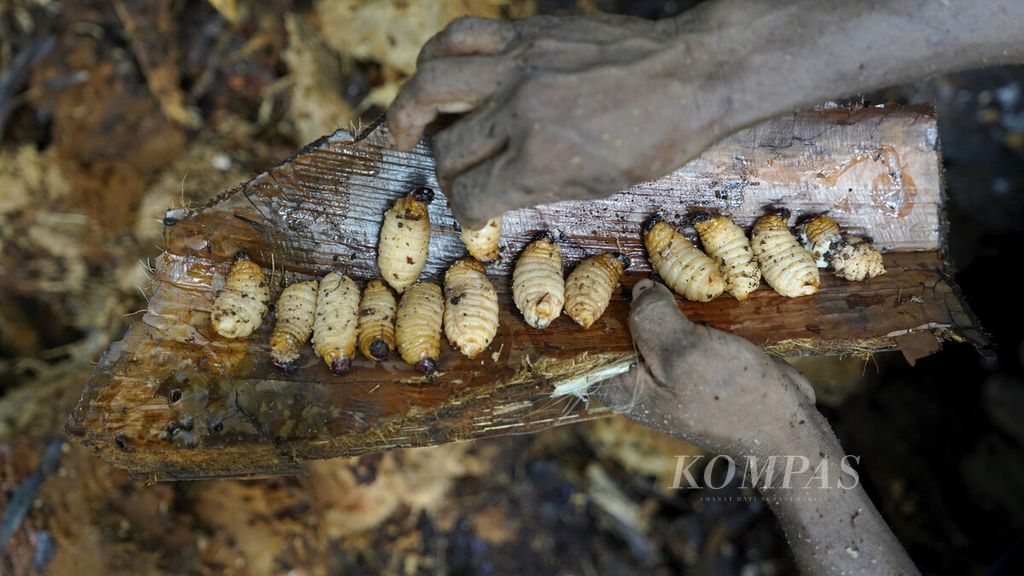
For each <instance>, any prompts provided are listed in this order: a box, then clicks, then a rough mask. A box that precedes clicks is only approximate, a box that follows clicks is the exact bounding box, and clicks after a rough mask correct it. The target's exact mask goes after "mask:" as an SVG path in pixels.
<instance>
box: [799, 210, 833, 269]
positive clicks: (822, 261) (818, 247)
mask: <svg viewBox="0 0 1024 576" xmlns="http://www.w3.org/2000/svg"><path fill="white" fill-rule="evenodd" d="M798 224H800V243H801V244H803V245H804V248H806V249H807V250H808V251H809V252H810V253H811V255H812V256H814V260H815V264H817V266H818V268H826V267H828V260H827V259H826V258H825V256H826V255H827V254H828V253H829V251H830V250H831V249H832V244H833V243H836V242H839V241H840V240H842V238H843V236H842V232H841V231H840V230H839V224H838V223H836V221H835V220H833V219H832V218H830V217H828V216H826V215H824V214H818V215H815V216H812V217H811V218H810V219H807V220H806V221H804V222H803V223H799V222H798Z"/></svg>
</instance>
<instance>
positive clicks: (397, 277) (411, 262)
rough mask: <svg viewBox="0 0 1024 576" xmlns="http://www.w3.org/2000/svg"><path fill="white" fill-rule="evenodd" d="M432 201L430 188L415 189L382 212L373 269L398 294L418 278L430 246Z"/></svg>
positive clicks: (432, 194)
mask: <svg viewBox="0 0 1024 576" xmlns="http://www.w3.org/2000/svg"><path fill="white" fill-rule="evenodd" d="M433 199H434V192H433V190H431V189H430V188H417V189H416V190H413V191H412V192H410V193H408V194H406V195H405V196H403V197H401V198H399V199H398V200H396V201H395V203H394V205H392V206H391V208H390V209H388V211H387V212H385V213H384V222H383V223H382V224H381V227H380V240H379V241H378V243H377V267H378V268H379V269H380V274H381V277H382V278H384V281H386V282H387V283H388V284H390V285H391V287H392V288H394V289H395V291H396V292H398V293H399V294H401V293H402V292H403V291H404V290H405V289H406V288H407V287H408V286H410V285H411V284H412V283H413V282H416V280H417V279H419V277H420V272H422V271H423V267H424V266H425V265H426V263H427V249H428V247H429V246H430V214H429V212H428V211H427V207H428V206H429V205H430V202H431V201H432V200H433Z"/></svg>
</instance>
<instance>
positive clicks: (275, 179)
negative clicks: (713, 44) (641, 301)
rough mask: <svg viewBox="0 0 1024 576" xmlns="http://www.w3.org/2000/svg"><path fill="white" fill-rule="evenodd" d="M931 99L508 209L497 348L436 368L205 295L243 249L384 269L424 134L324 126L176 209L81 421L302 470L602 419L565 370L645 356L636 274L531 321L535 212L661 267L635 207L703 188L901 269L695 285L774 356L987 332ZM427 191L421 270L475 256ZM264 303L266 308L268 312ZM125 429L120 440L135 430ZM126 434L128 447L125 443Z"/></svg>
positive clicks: (111, 434)
mask: <svg viewBox="0 0 1024 576" xmlns="http://www.w3.org/2000/svg"><path fill="white" fill-rule="evenodd" d="M936 139H937V136H936V125H935V120H934V117H933V116H931V115H930V114H929V113H928V111H927V110H923V109H920V108H869V109H857V110H841V109H831V110H819V111H808V112H801V113H797V114H792V115H789V116H785V117H782V118H779V119H776V120H774V121H771V122H768V123H766V124H763V125H760V126H757V127H754V128H752V129H750V130H747V131H744V132H741V133H739V134H737V135H734V136H732V137H730V138H727V139H726V140H724V141H722V142H721V143H719V144H717V145H716V146H714V147H713V148H711V149H710V150H708V152H707V153H705V154H704V155H703V156H701V157H700V158H698V159H697V160H695V161H694V162H692V163H690V164H688V165H687V166H684V167H683V168H681V169H679V170H678V171H676V172H675V173H673V174H671V175H669V176H667V177H665V178H663V179H661V180H658V181H654V182H648V183H644V184H640V185H638V186H635V187H633V188H632V189H630V190H628V191H625V192H623V193H621V194H618V195H615V196H612V197H610V198H608V199H604V200H598V201H594V202H564V203H559V204H554V205H549V206H544V207H538V208H531V209H524V210H518V211H515V212H511V213H508V214H506V215H505V220H504V237H503V238H502V254H501V258H500V260H499V261H497V262H495V263H494V264H492V266H491V267H490V268H489V270H488V275H489V276H490V278H491V279H492V281H493V283H494V285H495V287H496V289H497V290H498V293H499V300H500V305H501V320H500V322H501V324H500V328H499V332H498V335H497V337H496V338H495V339H494V342H493V343H492V345H491V347H490V348H489V349H488V350H487V351H486V352H485V353H484V354H481V356H479V357H477V358H476V359H474V360H469V359H467V358H465V357H462V356H460V355H459V354H458V353H456V352H453V351H452V350H450V349H448V348H445V350H444V352H443V353H442V356H441V358H440V359H439V365H440V370H441V371H440V373H439V374H437V375H435V376H433V377H423V376H422V375H419V374H417V373H416V372H414V371H412V370H411V369H410V368H409V367H407V366H405V365H403V364H401V363H400V362H399V361H395V360H392V361H387V362H382V363H372V362H369V361H366V360H365V359H362V358H360V359H358V360H357V361H356V362H355V363H354V365H353V368H352V371H351V372H350V373H349V374H347V375H345V376H341V377H338V376H335V375H333V374H331V373H330V371H329V370H328V369H327V368H326V366H324V364H323V363H322V362H320V361H319V360H318V359H316V358H315V357H314V356H313V354H312V350H311V349H309V348H308V347H307V348H306V349H305V350H304V351H303V355H302V357H301V359H300V361H299V368H298V370H297V371H296V372H295V373H294V374H290V375H288V374H283V373H281V372H278V371H276V370H275V369H274V368H273V366H272V365H271V363H270V361H269V354H268V350H267V341H268V337H269V332H270V330H271V327H272V325H273V318H272V317H268V318H266V319H265V320H264V322H263V326H262V327H261V328H260V330H259V331H258V332H257V333H256V334H254V335H253V337H252V338H250V339H247V340H243V341H232V340H227V339H224V338H221V337H219V336H217V335H216V334H215V333H214V332H213V331H212V330H211V329H210V327H209V311H210V308H211V305H212V302H213V299H214V296H215V295H216V293H217V291H218V289H219V288H220V287H221V286H222V285H223V282H224V276H225V274H226V273H227V271H228V270H229V268H230V266H231V262H232V258H233V256H234V254H235V253H236V252H238V251H240V250H244V251H245V252H246V253H247V254H249V255H250V257H251V258H252V259H253V260H254V261H255V262H257V263H258V264H260V265H261V266H263V268H264V269H265V272H266V274H267V275H268V277H270V278H271V279H272V280H271V285H272V296H271V297H272V299H276V296H277V294H278V293H279V291H280V289H281V287H282V286H283V285H284V284H287V283H291V282H294V281H297V280H305V279H310V278H315V277H317V276H320V275H322V274H324V273H326V272H327V271H330V270H341V271H344V272H346V273H347V274H349V275H351V276H352V277H354V278H356V279H357V280H359V281H366V280H369V279H372V278H374V277H376V275H377V268H376V262H375V252H376V251H375V247H376V243H377V236H378V232H379V227H380V221H381V215H382V214H383V212H384V210H385V209H386V208H387V206H389V205H390V203H391V202H393V201H394V200H395V199H396V198H398V197H400V196H401V195H403V194H405V193H406V192H408V190H409V189H411V188H412V187H415V186H430V187H432V188H434V189H435V190H438V186H437V183H436V180H435V176H434V164H433V159H432V157H431V155H430V152H429V147H428V145H427V144H426V143H421V144H420V145H419V146H417V147H416V148H415V149H414V150H412V151H410V152H398V151H395V150H393V149H392V148H391V146H390V139H389V136H388V134H387V132H386V131H385V130H384V129H383V127H381V126H379V125H377V126H373V127H371V128H370V129H368V130H367V131H366V132H364V133H363V134H361V135H358V136H354V135H351V134H349V133H348V132H345V131H338V132H336V133H335V134H333V135H331V136H329V137H325V138H323V139H321V140H319V141H317V142H315V143H314V144H312V145H310V146H309V147H307V148H305V149H303V150H302V151H300V152H299V153H298V154H297V155H296V156H294V157H293V158H291V159H290V160H288V161H286V162H284V163H282V164H281V165H279V166H277V167H275V168H272V169H270V170H268V171H267V172H264V173H262V174H260V175H258V176H257V177H255V178H254V179H252V180H251V181H249V182H248V183H246V184H244V185H242V186H241V187H239V188H237V189H235V190H232V191H230V192H228V193H226V194H224V195H222V196H221V197H219V198H218V199H216V200H215V201H213V202H211V203H210V204H208V205H207V206H204V207H202V208H199V209H196V210H194V211H189V210H184V209H179V210H174V211H171V212H169V213H168V215H167V218H166V219H165V224H166V225H167V227H166V237H165V240H166V249H167V252H166V253H165V254H163V255H162V256H161V257H160V258H159V259H158V261H157V266H156V271H155V279H154V285H155V286H154V293H153V295H152V296H151V298H150V305H149V310H148V312H147V313H146V315H145V316H144V317H143V318H142V320H141V321H139V322H137V323H135V324H134V325H133V326H132V327H131V328H130V330H129V332H128V333H127V335H126V336H125V338H124V340H122V341H121V342H119V343H117V344H115V345H114V346H112V347H111V349H110V350H109V351H108V353H107V354H106V355H105V357H104V359H103V361H102V362H101V363H100V365H99V366H98V367H97V370H96V372H95V374H94V376H93V379H92V381H91V382H90V383H89V385H88V387H87V390H86V391H85V393H84V394H83V397H82V400H81V403H80V404H79V406H78V407H77V409H76V410H75V411H74V412H73V414H72V416H71V418H70V419H69V423H68V431H69V432H70V433H71V434H72V435H73V436H74V437H76V438H78V439H79V440H81V441H83V442H85V443H87V444H91V445H94V446H95V447H96V448H97V449H98V450H99V452H100V453H101V454H102V455H103V456H104V457H105V458H107V459H108V460H110V461H112V462H114V463H115V464H117V465H119V466H123V467H125V468H127V469H129V470H130V471H131V472H133V473H135V474H138V475H144V476H147V477H155V478H198V477H218V476H250V475H268V474H279V473H289V472H295V471H297V470H298V463H299V462H300V461H301V460H304V459H310V458H326V457H332V456H341V455H356V454H362V453H366V452H375V451H381V450H387V449H391V448H396V447H403V446H420V445H431V444H440V443H444V442H451V441H456V440H466V439H471V438H480V437H486V436H495V435H502V434H514V433H525V432H531V431H536V430H540V429H543V428H547V427H550V426H554V425H558V424H563V423H569V422H575V421H580V420H583V419H587V418H594V417H598V416H602V415H605V414H607V413H608V410H607V409H606V408H603V407H601V406H598V405H592V404H590V403H587V402H581V401H580V399H579V398H578V397H577V395H574V394H564V395H561V396H557V397H554V398H553V397H552V393H553V392H554V390H555V389H556V388H557V389H559V390H578V389H585V388H586V386H585V385H584V386H581V385H579V383H581V382H584V383H586V382H590V381H594V380H597V379H599V378H601V377H607V376H611V375H615V374H618V373H622V372H624V371H626V370H628V369H629V367H630V366H631V365H632V364H633V363H634V362H635V361H636V356H635V352H634V348H633V345H632V341H631V339H630V337H629V332H628V324H627V318H628V310H629V303H628V301H627V298H626V294H627V293H628V291H626V290H624V289H620V290H617V291H616V293H615V295H614V296H613V298H612V302H611V304H610V306H609V307H608V310H607V311H606V312H605V314H604V316H602V317H601V318H600V319H599V320H598V321H597V322H596V323H595V325H594V326H593V327H592V328H591V329H589V330H582V329H580V328H579V327H578V326H576V325H575V324H574V323H573V322H572V321H571V320H570V319H569V318H567V317H564V316H563V317H562V318H559V319H558V320H556V321H555V322H554V323H552V325H551V326H550V327H549V328H548V329H547V330H544V331H541V330H535V329H532V328H529V327H528V326H527V325H526V324H525V323H524V322H523V321H522V318H521V317H520V316H519V315H518V313H517V312H516V311H515V307H514V305H513V304H512V302H511V297H510V290H509V277H510V275H511V267H512V265H513V264H514V262H515V256H516V255H517V254H518V252H519V250H520V249H521V248H522V247H523V245H524V244H525V243H526V242H528V241H529V240H530V239H531V238H532V237H533V236H534V235H535V234H537V233H538V232H540V231H557V232H559V233H560V236H561V238H562V240H561V245H562V251H563V257H564V259H565V260H566V270H567V271H568V269H570V268H571V267H572V266H573V265H575V264H576V263H577V262H578V261H579V260H581V259H582V258H584V257H585V256H587V255H590V254H593V253H596V252H600V251H612V250H614V251H619V252H624V253H625V254H626V255H627V256H629V257H630V258H631V259H632V260H633V262H634V263H635V265H634V266H633V267H632V268H631V269H630V270H629V271H628V273H627V276H626V278H625V280H624V283H625V285H626V286H631V285H632V284H633V283H634V282H636V281H637V280H638V279H640V278H643V277H646V276H649V275H650V273H651V272H650V267H649V265H648V263H647V259H646V255H645V254H644V253H643V247H642V241H641V235H640V225H641V223H642V222H643V220H645V219H646V218H647V217H648V216H650V214H652V213H653V212H656V211H660V212H662V213H663V214H665V215H666V216H667V217H669V218H675V217H676V215H677V214H678V215H679V217H680V219H681V217H682V215H683V214H684V213H685V212H687V211H688V210H690V209H692V208H694V207H704V208H707V207H711V208H717V209H719V210H722V211H724V212H727V213H729V214H731V215H733V217H734V218H735V219H736V220H737V222H739V223H740V224H741V225H744V226H746V225H749V223H750V222H752V221H753V220H754V219H755V218H756V217H757V216H759V215H760V214H761V211H762V209H763V207H764V206H765V205H767V204H775V205H780V204H781V205H785V206H787V207H789V208H791V209H792V210H793V211H794V212H795V213H798V214H799V213H804V212H812V211H813V212H821V211H824V210H829V211H830V214H831V215H832V216H833V217H834V218H835V219H836V220H837V221H839V223H840V224H841V225H843V226H844V227H846V228H847V229H849V230H851V231H852V232H854V233H859V234H867V235H869V236H872V237H873V238H874V239H875V241H876V243H877V245H878V246H879V247H880V248H881V249H883V250H884V251H886V254H885V265H886V269H887V270H888V271H889V272H888V273H887V274H885V275H883V276H880V277H878V278H874V279H872V280H870V281H868V282H863V283H849V282H844V281H842V280H838V279H836V278H834V277H832V276H831V275H829V274H827V273H824V274H823V275H822V288H821V292H820V293H819V294H817V295H814V296H810V297H804V298H798V299H787V298H783V297H781V296H779V295H777V294H775V293H774V292H772V291H771V290H770V289H768V288H767V287H766V286H762V287H761V288H760V289H759V290H757V291H756V292H754V293H753V294H751V295H750V297H749V298H748V300H746V301H745V302H737V301H735V300H733V299H731V298H727V297H721V298H718V299H716V300H714V301H712V302H710V303H693V302H685V301H681V300H680V302H679V305H680V307H681V308H682V310H683V311H684V312H685V313H686V314H687V315H688V316H689V317H690V318H692V319H693V320H695V321H698V322H704V323H707V324H710V325H712V326H715V327H717V328H721V329H723V330H727V331H730V332H733V333H735V334H738V335H740V336H743V337H745V338H748V339H750V340H752V341H753V342H755V343H757V344H759V345H762V346H763V347H764V348H765V349H766V350H768V351H769V352H771V353H775V354H779V355H801V354H870V353H872V352H875V351H879V350H890V349H896V348H897V347H898V342H899V341H898V339H897V337H898V336H899V335H901V334H906V333H908V332H913V331H921V330H927V331H930V332H934V333H936V335H937V336H938V337H940V338H942V337H948V336H950V335H956V337H958V338H964V339H967V340H969V341H971V342H973V343H975V344H980V343H982V342H983V336H982V335H981V333H980V332H979V331H978V330H977V329H976V328H975V326H974V322H973V318H972V316H971V315H970V313H969V311H968V310H967V309H966V307H965V306H964V305H963V303H962V302H961V301H960V298H959V296H958V292H957V290H956V287H955V286H954V285H953V284H952V282H951V281H950V280H949V278H948V276H947V275H946V274H945V273H944V268H945V265H944V261H943V258H942V256H941V253H940V251H939V250H940V247H941V226H940V216H939V214H940V204H941V186H940V178H939V166H940V164H939V160H940V159H939V152H938V143H937V140H936ZM439 200H440V201H435V202H434V203H433V204H432V205H431V207H430V217H431V226H432V233H431V240H430V257H429V259H428V262H427V266H426V269H425V270H424V273H423V277H424V278H427V279H433V280H440V278H441V275H442V274H443V272H444V270H445V269H446V268H447V267H448V266H449V265H450V264H451V262H453V261H454V260H456V259H458V258H460V257H462V256H463V255H464V247H463V245H462V243H461V240H460V237H459V230H458V226H457V225H456V223H455V221H454V220H453V219H452V217H451V213H450V212H449V210H448V207H447V205H446V202H445V201H444V198H443V197H442V196H440V195H439ZM268 316H272V314H271V315H268ZM117 439H121V441H120V442H118V441H117ZM126 444H127V445H130V446H131V447H132V449H131V450H124V449H123V448H122V447H121V446H122V445H126Z"/></svg>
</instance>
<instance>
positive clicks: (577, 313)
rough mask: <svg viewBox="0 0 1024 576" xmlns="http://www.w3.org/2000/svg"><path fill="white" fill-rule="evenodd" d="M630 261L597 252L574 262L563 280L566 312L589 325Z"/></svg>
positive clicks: (580, 323) (584, 325)
mask: <svg viewBox="0 0 1024 576" xmlns="http://www.w3.org/2000/svg"><path fill="white" fill-rule="evenodd" d="M630 264H632V263H631V262H630V260H629V258H627V257H626V255H625V254H621V253H619V252H612V253H611V254H598V255H597V256H591V257H590V258H587V259H586V260H584V261H582V262H580V263H579V264H577V265H576V268H574V269H573V271H572V272H571V273H570V274H569V278H568V279H567V280H566V281H565V313H566V314H568V315H569V317H570V318H572V319H573V321H574V322H576V323H577V324H579V325H580V326H582V327H584V328H590V327H591V326H592V325H593V324H594V322H596V321H597V319H598V318H600V317H601V315H602V314H604V311H605V309H606V308H608V303H609V302H611V299H612V292H614V291H615V287H616V286H618V285H619V281H620V280H622V275H623V274H624V273H625V271H626V268H629V266H630Z"/></svg>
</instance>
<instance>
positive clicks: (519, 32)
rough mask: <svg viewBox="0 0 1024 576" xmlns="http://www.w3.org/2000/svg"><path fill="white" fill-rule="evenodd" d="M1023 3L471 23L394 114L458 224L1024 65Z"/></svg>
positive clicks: (786, 1) (708, 7)
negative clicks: (872, 102) (909, 88)
mask: <svg viewBox="0 0 1024 576" xmlns="http://www.w3.org/2000/svg"><path fill="white" fill-rule="evenodd" d="M1021 21H1024V3H1022V2H1020V1H1019V0H975V1H972V2H940V1H937V0H862V1H859V2H849V1H848V0H818V1H811V0H711V1H709V2H705V3H703V4H701V5H700V6H698V7H697V8H695V9H693V10H690V11H688V12H685V13H683V14H682V15H680V16H679V17H677V18H675V19H671V20H663V21H659V22H651V21H648V20H643V19H639V18H629V17H621V16H610V15H595V16H579V17H563V18H560V17H551V16H540V17H532V18H525V19H522V20H517V21H514V22H506V21H495V20H486V19H481V18H471V17H467V18H460V19H458V20H455V21H454V22H452V23H451V24H450V25H449V26H448V27H447V28H446V29H445V30H443V31H441V32H440V33H439V34H437V35H436V36H435V37H434V38H432V39H431V40H430V41H429V42H427V44H426V45H425V46H424V47H423V49H422V51H421V52H420V57H419V61H418V69H417V71H416V74H415V75H414V76H413V77H412V78H411V79H410V80H409V81H408V82H407V83H406V84H405V86H404V87H403V88H402V90H401V91H400V92H399V94H398V96H397V97H396V98H395V100H394V103H393V104H392V106H391V108H390V109H389V110H388V114H387V122H388V127H389V128H390V130H391V135H392V137H393V139H394V141H395V144H396V145H397V146H398V147H399V148H401V149H405V150H408V149H410V148H412V147H413V146H414V145H415V144H416V142H417V141H418V140H419V138H420V136H421V135H422V134H423V129H424V127H425V126H426V125H427V124H429V123H431V122H432V121H433V120H434V119H435V118H436V117H437V116H438V115H441V114H453V113H454V114H462V113H467V112H473V113H471V114H466V115H465V116H464V117H462V118H460V119H458V120H457V121H455V122H454V123H452V124H451V125H450V126H448V127H446V128H444V129H443V130H441V132H439V133H438V134H437V135H436V136H435V137H434V138H433V139H432V142H431V144H432V146H433V149H434V153H435V156H436V158H437V174H438V178H439V180H440V182H441V187H442V189H443V190H444V191H445V193H446V195H447V196H448V199H449V201H450V203H451V207H452V212H453V213H454V215H455V217H456V218H457V219H458V220H459V221H460V222H461V223H462V224H463V225H464V226H466V227H468V228H473V229H476V228H480V227H481V226H483V225H484V223H485V222H486V221H487V220H488V219H489V218H491V217H493V216H497V215H498V214H501V213H503V212H506V211H508V210H512V209H516V208H523V207H526V206H533V205H536V204H542V203H547V202H554V201H556V200H567V199H587V198H600V197H604V196H609V195H611V194H613V193H616V192H618V191H620V190H623V189H625V188H627V187H628V186H630V185H632V184H636V183H638V182H642V181H645V180H652V179H655V178H660V177H661V176H664V175H665V174H668V173H669V172H671V171H672V170H674V169H676V168H678V167H680V166H682V165H683V164H685V163H686V162H688V161H689V160H691V159H693V158H694V157H696V156H697V155H698V154H700V153H701V152H702V151H703V150H704V149H705V148H707V147H708V146H709V145H711V144H713V143H714V142H716V141H718V140H719V139H721V138H722V137H723V136H726V135H728V134H731V133H732V132H735V131H737V130H739V129H741V128H744V127H746V126H749V125H751V124H754V123H757V122H759V121H763V120H765V119H768V118H771V117H773V116H776V115H778V114H781V113H784V112H790V111H792V110H796V109H800V108H805V107H808V106H813V105H816V104H820V103H822V102H824V101H826V100H829V99H834V98H840V97H843V96H847V95H853V94H858V93H864V92H868V91H871V90H875V89H879V88H884V87H886V86H891V85H894V84H901V83H906V82H908V81H910V80H913V79H916V78H918V77H921V76H925V75H930V74H939V73H944V72H953V71H957V70H964V69H967V68H973V67H979V66H993V65H999V64H1010V63H1019V62H1024V42H1022V40H1021V36H1020V24H1019V23H1020V22H1021Z"/></svg>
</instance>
